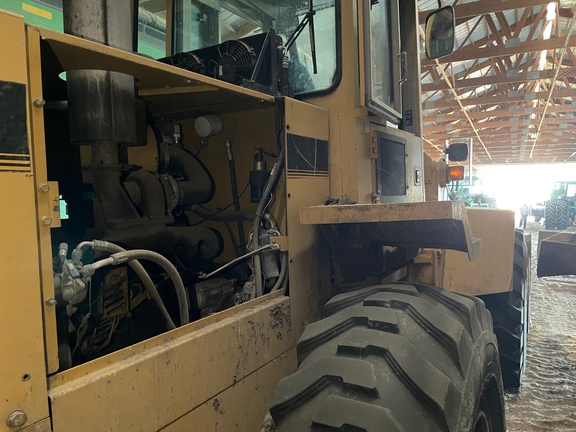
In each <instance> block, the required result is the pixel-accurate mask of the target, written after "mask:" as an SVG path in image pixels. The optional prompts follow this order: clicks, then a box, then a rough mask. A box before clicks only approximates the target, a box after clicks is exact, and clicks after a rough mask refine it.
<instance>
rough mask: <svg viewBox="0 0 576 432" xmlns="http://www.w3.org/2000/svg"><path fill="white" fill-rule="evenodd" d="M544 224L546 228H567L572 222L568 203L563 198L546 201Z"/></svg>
mask: <svg viewBox="0 0 576 432" xmlns="http://www.w3.org/2000/svg"><path fill="white" fill-rule="evenodd" d="M544 216H545V218H546V219H545V220H544V226H545V228H546V229H551V230H553V229H558V230H565V229H566V228H568V225H569V224H570V211H569V208H568V203H567V202H566V201H565V200H563V199H555V200H551V201H546V210H545V215H544Z"/></svg>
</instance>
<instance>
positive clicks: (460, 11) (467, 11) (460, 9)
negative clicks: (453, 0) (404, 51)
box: [418, 0, 550, 24]
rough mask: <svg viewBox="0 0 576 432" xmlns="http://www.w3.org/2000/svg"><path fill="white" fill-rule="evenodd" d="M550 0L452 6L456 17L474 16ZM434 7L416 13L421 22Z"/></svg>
mask: <svg viewBox="0 0 576 432" xmlns="http://www.w3.org/2000/svg"><path fill="white" fill-rule="evenodd" d="M548 3H550V0H484V1H476V2H471V3H463V4H458V5H455V6H454V13H455V15H456V17H457V18H458V19H460V18H469V17H476V16H479V15H484V14H488V13H492V12H502V11H507V10H510V9H520V8H526V7H533V6H544V5H547V4H548ZM435 10H436V9H432V10H427V11H422V12H420V13H419V14H418V19H419V20H420V23H421V24H424V23H425V22H426V17H427V16H428V14H429V13H431V12H434V11H435Z"/></svg>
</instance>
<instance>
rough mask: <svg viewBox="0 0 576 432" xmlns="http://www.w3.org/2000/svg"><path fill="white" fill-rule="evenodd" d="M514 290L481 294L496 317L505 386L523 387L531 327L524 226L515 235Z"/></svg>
mask: <svg viewBox="0 0 576 432" xmlns="http://www.w3.org/2000/svg"><path fill="white" fill-rule="evenodd" d="M513 265H514V269H513V274H512V290H511V291H508V292H504V293H498V294H489V295H485V296H481V298H482V300H484V303H485V304H486V308H487V309H488V310H489V311H490V313H491V314H492V318H493V320H494V333H496V337H497V338H498V350H499V352H500V366H501V367H502V380H503V382H504V388H505V389H507V390H512V391H516V390H518V389H519V388H520V383H521V381H522V376H523V375H524V369H525V367H526V351H527V350H526V346H527V345H526V343H527V340H528V330H529V327H530V311H529V306H530V278H529V272H530V255H529V252H528V246H527V245H526V241H525V240H524V234H523V233H522V231H521V230H518V229H517V230H516V233H515V239H514V264H513Z"/></svg>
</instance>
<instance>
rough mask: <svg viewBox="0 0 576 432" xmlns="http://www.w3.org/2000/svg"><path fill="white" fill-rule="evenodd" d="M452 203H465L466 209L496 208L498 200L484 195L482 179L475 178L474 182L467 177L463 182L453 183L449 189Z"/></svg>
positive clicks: (473, 178)
mask: <svg viewBox="0 0 576 432" xmlns="http://www.w3.org/2000/svg"><path fill="white" fill-rule="evenodd" d="M448 197H449V198H450V200H451V201H458V202H463V203H464V205H465V206H466V207H489V208H496V199H495V198H493V197H490V196H488V195H486V194H485V193H484V188H483V186H482V179H480V178H478V177H476V176H473V177H472V182H470V178H469V177H466V178H465V179H464V180H462V181H457V182H455V183H452V184H451V185H450V187H449V189H448Z"/></svg>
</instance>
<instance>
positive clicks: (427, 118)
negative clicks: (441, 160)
mask: <svg viewBox="0 0 576 432" xmlns="http://www.w3.org/2000/svg"><path fill="white" fill-rule="evenodd" d="M543 112H544V107H536V108H533V107H528V108H519V109H517V110H511V109H495V110H490V111H470V112H468V115H469V116H470V118H472V119H485V118H492V117H521V116H527V115H532V114H536V115H538V114H542V113H543ZM546 112H547V113H558V114H560V113H571V114H574V113H576V104H575V105H572V104H566V105H553V106H550V107H548V109H547V110H546ZM423 115H424V117H423V121H424V123H431V122H434V123H438V122H451V121H460V120H462V121H466V116H465V115H464V114H461V113H458V114H435V115H426V113H424V114H423Z"/></svg>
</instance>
